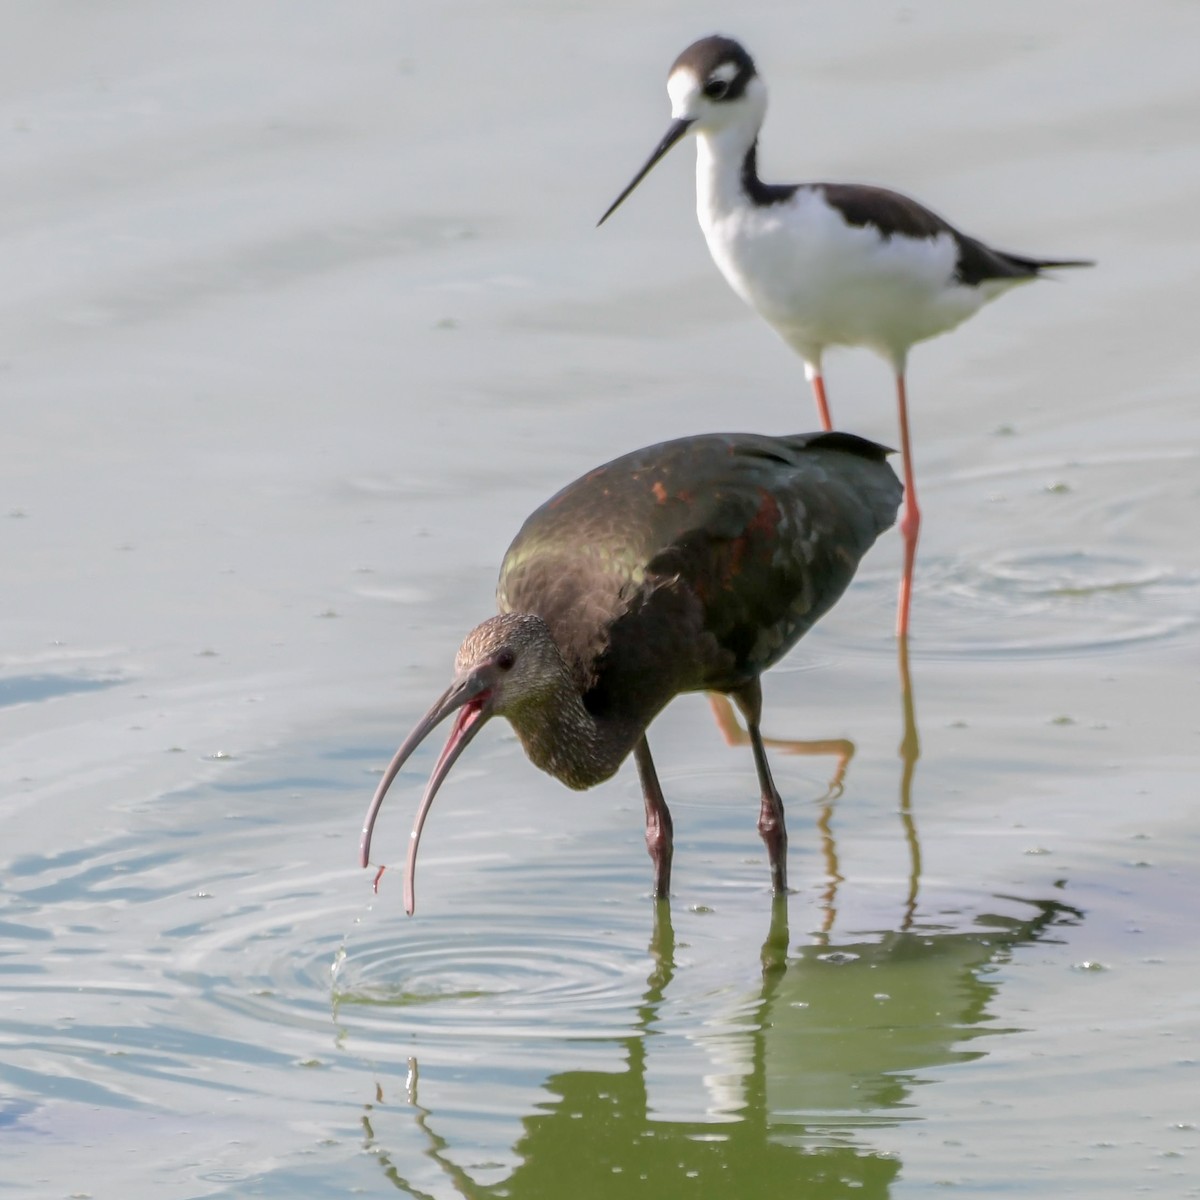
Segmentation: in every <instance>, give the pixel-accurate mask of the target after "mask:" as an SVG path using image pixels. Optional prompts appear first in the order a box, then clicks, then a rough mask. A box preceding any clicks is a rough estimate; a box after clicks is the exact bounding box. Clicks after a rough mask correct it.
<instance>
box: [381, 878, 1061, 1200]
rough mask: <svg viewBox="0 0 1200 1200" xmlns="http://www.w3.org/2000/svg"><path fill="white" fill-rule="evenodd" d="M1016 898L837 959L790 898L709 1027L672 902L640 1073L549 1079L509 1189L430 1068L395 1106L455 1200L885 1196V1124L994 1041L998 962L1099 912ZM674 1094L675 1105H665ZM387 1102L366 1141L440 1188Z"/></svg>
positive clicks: (664, 915)
mask: <svg viewBox="0 0 1200 1200" xmlns="http://www.w3.org/2000/svg"><path fill="white" fill-rule="evenodd" d="M998 899H999V900H1000V901H1001V902H1002V904H1003V905H1004V907H1005V908H1006V909H1009V910H1011V909H1014V908H1015V909H1016V911H1017V912H1018V914H1019V915H1016V916H1014V915H1011V913H1008V914H1003V913H994V914H986V915H981V916H978V917H977V918H976V919H975V921H974V924H973V927H972V928H970V929H967V930H957V931H947V930H945V929H941V930H939V929H937V928H934V927H930V926H926V927H925V928H923V929H919V930H901V931H895V932H889V933H883V934H877V935H868V936H864V937H862V938H861V939H860V940H858V941H854V942H847V943H844V944H840V945H838V946H837V947H836V949H832V950H831V949H830V948H829V947H828V946H824V945H808V946H803V947H800V948H797V949H795V950H792V949H790V944H789V933H788V916H787V899H786V897H777V898H776V899H775V901H774V902H773V905H772V910H771V918H770V924H769V927H768V929H767V932H766V935H765V937H764V939H763V942H762V947H761V951H760V958H761V962H762V976H761V981H760V983H759V984H758V986H757V987H756V988H755V990H754V991H753V992H750V993H746V994H743V995H740V996H736V995H735V996H731V997H730V998H729V1002H728V1006H727V1010H728V1015H729V1019H728V1020H727V1021H721V1020H706V1021H704V1022H696V1021H695V1020H694V1019H693V1018H690V1015H689V1012H688V1010H689V1009H690V1007H691V1005H690V1004H689V1003H688V1001H687V998H686V997H685V998H682V999H679V998H677V999H676V1000H675V1001H674V1003H672V1001H671V998H670V992H671V990H672V988H673V985H675V986H676V987H677V986H678V983H679V976H678V971H679V968H678V966H677V962H676V939H675V931H674V928H673V925H672V918H671V911H670V908H669V906H668V904H667V903H666V902H665V901H660V902H658V903H656V905H655V910H654V912H655V916H654V927H653V931H652V934H651V938H650V943H649V947H648V958H649V970H648V973H647V976H646V985H645V988H644V991H643V993H642V996H641V999H640V1001H639V1002H638V1004H637V1006H636V1009H635V1012H634V1014H632V1015H633V1018H634V1019H633V1021H632V1027H631V1030H630V1032H629V1034H628V1035H627V1036H625V1037H622V1038H619V1039H616V1040H617V1041H618V1042H619V1044H620V1045H621V1046H622V1048H623V1051H624V1059H625V1065H624V1069H623V1070H621V1071H619V1072H617V1073H612V1072H609V1071H593V1070H572V1071H564V1072H561V1073H559V1074H554V1075H551V1076H550V1077H549V1078H548V1079H546V1081H545V1083H544V1090H545V1092H546V1093H548V1098H547V1099H546V1100H545V1101H544V1102H542V1103H539V1105H538V1106H537V1109H536V1111H534V1112H531V1113H529V1114H527V1115H526V1116H525V1117H523V1118H522V1119H521V1134H520V1136H519V1137H518V1139H517V1141H516V1143H515V1145H514V1146H513V1153H514V1158H515V1161H516V1163H517V1165H516V1166H515V1167H514V1168H513V1169H512V1170H511V1172H510V1173H509V1174H508V1176H507V1177H506V1178H505V1179H503V1180H502V1181H500V1182H496V1183H492V1184H488V1185H483V1184H480V1183H478V1182H477V1181H476V1180H475V1179H474V1178H473V1177H472V1176H471V1174H470V1172H469V1171H468V1170H466V1169H465V1168H463V1167H462V1166H459V1165H458V1163H457V1162H456V1161H455V1159H459V1160H462V1159H464V1158H466V1159H468V1161H469V1156H470V1154H471V1147H470V1146H454V1145H451V1143H450V1142H449V1141H448V1140H447V1139H446V1137H444V1136H443V1135H441V1134H439V1133H438V1132H437V1128H436V1126H437V1124H438V1121H437V1113H436V1112H435V1110H434V1109H433V1108H432V1107H430V1106H429V1105H428V1104H427V1102H425V1101H424V1100H423V1099H422V1097H421V1095H420V1091H421V1088H420V1086H419V1077H418V1068H417V1063H416V1060H415V1059H410V1060H409V1067H408V1076H407V1081H406V1083H405V1087H404V1091H405V1096H404V1101H405V1102H404V1104H403V1105H402V1106H401V1107H400V1108H399V1109H398V1110H393V1112H399V1113H401V1114H403V1113H408V1114H410V1115H411V1119H412V1121H414V1122H415V1124H416V1126H417V1127H418V1128H419V1129H420V1131H421V1133H422V1135H423V1138H424V1141H425V1149H424V1156H425V1157H426V1159H427V1160H432V1161H433V1162H434V1163H436V1164H437V1166H438V1168H439V1170H440V1172H441V1173H442V1176H443V1178H444V1180H445V1183H446V1185H447V1188H448V1190H445V1191H443V1190H441V1189H439V1191H438V1192H437V1193H436V1194H438V1195H451V1194H453V1195H458V1196H464V1197H468V1196H469V1197H491V1196H496V1197H501V1196H503V1197H507V1198H510V1200H521V1198H522V1197H538V1198H542V1197H546V1196H554V1195H560V1194H563V1192H564V1190H567V1189H569V1191H570V1193H571V1195H572V1196H574V1197H578V1198H579V1200H591V1198H593V1197H594V1198H596V1200H599V1198H600V1197H605V1198H608V1197H611V1196H612V1195H613V1194H614V1189H615V1190H616V1191H617V1192H619V1194H620V1195H622V1196H628V1197H632V1198H634V1200H638V1198H640V1197H646V1198H647V1200H650V1198H651V1197H653V1198H654V1200H660V1198H661V1197H662V1196H664V1195H675V1194H677V1193H678V1192H680V1191H681V1190H682V1189H684V1188H686V1191H687V1194H688V1195H690V1196H696V1197H700V1198H701V1200H704V1198H707V1197H713V1198H714V1200H716V1198H718V1197H719V1198H720V1200H726V1198H727V1197H728V1196H729V1195H731V1194H736V1195H741V1196H751V1195H759V1194H762V1195H766V1194H770V1195H777V1194H779V1189H780V1182H781V1181H783V1180H786V1181H788V1183H787V1189H786V1190H787V1192H788V1193H789V1194H799V1195H804V1194H807V1189H813V1191H814V1194H820V1195H822V1196H850V1195H854V1196H855V1197H860V1198H862V1200H885V1198H886V1197H887V1196H888V1195H889V1194H890V1191H891V1187H892V1184H893V1181H894V1180H895V1179H896V1178H897V1176H898V1174H899V1172H900V1170H901V1166H902V1163H901V1162H900V1161H899V1160H898V1159H897V1158H895V1157H894V1156H891V1155H888V1154H884V1153H881V1152H880V1148H879V1147H878V1146H877V1145H875V1144H873V1143H872V1141H871V1138H872V1136H873V1133H872V1131H873V1130H875V1129H878V1128H879V1127H880V1126H885V1125H886V1124H888V1123H889V1121H897V1120H901V1119H911V1117H912V1112H911V1106H912V1090H913V1088H914V1086H915V1084H916V1083H917V1081H918V1078H919V1074H920V1073H921V1072H922V1071H926V1070H928V1069H929V1068H931V1067H934V1066H938V1065H941V1064H946V1063H951V1062H956V1061H963V1060H964V1059H967V1058H972V1057H975V1056H976V1053H977V1052H975V1051H972V1050H971V1049H970V1048H969V1046H970V1041H971V1039H972V1038H973V1037H975V1036H976V1035H977V1034H979V1033H981V1032H984V1030H982V1029H980V1028H979V1026H980V1025H981V1024H982V1023H983V1022H984V1021H985V1020H986V1019H987V1018H988V1015H989V1014H988V1007H989V1004H990V1002H991V1000H992V998H993V996H994V995H995V993H996V991H997V989H998V988H999V986H1000V983H999V982H998V978H997V976H996V975H995V974H994V973H991V972H986V971H984V970H983V968H985V967H986V966H987V965H989V964H994V963H998V962H1003V961H1006V960H1007V959H1008V958H1009V957H1011V955H1012V953H1013V951H1014V950H1015V949H1016V948H1017V947H1019V946H1022V945H1028V944H1031V943H1033V942H1036V941H1038V940H1039V939H1041V938H1043V937H1045V936H1046V935H1047V932H1048V931H1049V930H1051V929H1052V928H1053V927H1054V926H1056V925H1061V924H1068V923H1075V922H1076V921H1078V920H1079V919H1081V914H1080V913H1078V912H1077V911H1076V910H1073V909H1071V908H1068V907H1067V906H1064V905H1062V904H1060V903H1058V902H1056V901H1053V900H1041V899H1031V900H1022V899H1017V898H1013V897H1000V898H998ZM986 1032H988V1033H990V1034H998V1033H1000V1032H1001V1031H1000V1030H997V1029H996V1028H995V1027H988V1028H987V1029H986ZM697 1060H698V1069H697V1068H695V1067H694V1066H693V1064H694V1063H696V1061H697ZM689 1067H692V1068H693V1070H692V1071H691V1072H689V1071H688V1070H687V1068H689ZM693 1074H694V1076H695V1077H694V1078H692V1075H693ZM664 1076H665V1077H666V1078H667V1079H669V1081H670V1084H671V1086H670V1087H668V1088H666V1089H663V1088H662V1087H661V1086H660V1085H661V1081H662V1080H663V1079H664ZM660 1091H661V1092H664V1095H663V1096H662V1099H663V1101H664V1103H665V1105H666V1106H668V1107H669V1109H670V1112H668V1111H666V1110H665V1109H664V1105H663V1104H658V1103H656V1098H657V1094H658V1092H660ZM680 1105H690V1106H691V1109H692V1110H701V1111H693V1112H692V1115H690V1116H688V1117H686V1118H681V1117H678V1116H675V1115H674V1113H675V1111H676V1110H678V1108H679V1107H680ZM382 1108H386V1105H385V1103H384V1100H383V1097H382V1094H381V1093H380V1092H377V1093H376V1096H375V1100H374V1102H373V1103H372V1104H369V1105H367V1106H366V1110H365V1112H364V1116H363V1120H362V1126H363V1131H364V1138H365V1146H366V1148H367V1149H368V1150H369V1151H370V1152H371V1153H372V1154H373V1155H374V1157H375V1159H376V1160H377V1161H378V1163H379V1165H380V1169H381V1170H382V1171H383V1173H384V1176H385V1178H386V1179H388V1180H389V1181H390V1182H391V1183H392V1184H393V1185H394V1186H395V1187H396V1188H397V1190H399V1191H400V1192H402V1193H404V1194H406V1195H409V1196H426V1195H430V1194H431V1193H429V1192H426V1191H422V1190H419V1189H418V1188H416V1187H414V1186H413V1185H412V1184H410V1183H409V1182H408V1176H411V1175H413V1174H420V1176H421V1177H422V1178H423V1179H424V1180H425V1183H426V1186H428V1172H427V1169H424V1168H421V1169H418V1167H417V1164H415V1163H413V1162H411V1161H409V1162H408V1163H407V1167H408V1170H407V1171H406V1170H405V1164H404V1163H402V1162H400V1161H399V1160H398V1158H397V1157H394V1156H393V1155H392V1154H391V1153H389V1151H388V1150H387V1149H386V1148H385V1146H384V1145H382V1144H381V1141H382V1139H381V1137H380V1134H379V1132H378V1130H377V1128H376V1126H377V1125H378V1119H377V1118H378V1117H379V1116H380V1115H381V1113H380V1112H379V1110H380V1109H382ZM899 1109H904V1110H905V1112H904V1114H903V1116H902V1115H901V1114H900V1113H899V1112H898V1111H896V1110H899ZM444 1115H445V1116H446V1117H447V1118H450V1117H452V1116H453V1114H452V1113H447V1114H444ZM446 1123H450V1122H449V1121H448V1120H447V1122H446Z"/></svg>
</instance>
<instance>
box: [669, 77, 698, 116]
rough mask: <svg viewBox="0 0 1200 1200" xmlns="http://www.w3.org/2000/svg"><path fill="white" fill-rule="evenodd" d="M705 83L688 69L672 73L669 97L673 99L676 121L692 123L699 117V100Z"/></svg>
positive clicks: (672, 108)
mask: <svg viewBox="0 0 1200 1200" xmlns="http://www.w3.org/2000/svg"><path fill="white" fill-rule="evenodd" d="M703 86H704V85H703V83H702V82H701V81H700V80H699V79H697V78H696V76H695V75H693V74H692V72H691V71H689V70H688V69H687V68H686V67H681V68H680V69H679V70H678V71H674V72H672V74H671V76H670V78H669V79H668V80H667V95H668V96H670V98H671V116H672V117H674V118H675V120H677V121H679V120H685V121H692V120H695V119H696V117H697V116H698V115H699V100H700V97H701V95H702V94H703Z"/></svg>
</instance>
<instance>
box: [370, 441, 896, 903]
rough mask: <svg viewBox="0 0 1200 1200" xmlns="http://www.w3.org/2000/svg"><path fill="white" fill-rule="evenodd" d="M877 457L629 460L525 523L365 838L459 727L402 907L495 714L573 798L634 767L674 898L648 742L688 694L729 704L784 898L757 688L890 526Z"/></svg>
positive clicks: (590, 477)
mask: <svg viewBox="0 0 1200 1200" xmlns="http://www.w3.org/2000/svg"><path fill="white" fill-rule="evenodd" d="M888 453H889V451H887V450H885V449H884V448H883V447H881V446H877V445H876V444H875V443H874V442H868V441H866V440H864V439H863V438H859V437H855V436H853V435H852V434H846V433H817V434H803V435H797V436H794V437H765V436H762V435H758V434H711V435H706V436H701V437H689V438H682V439H680V440H678V441H672V442H664V443H663V444H661V445H657V446H650V447H647V448H646V449H643V450H637V451H635V452H634V453H632V454H627V455H625V456H624V457H622V458H618V459H615V460H614V461H613V462H610V463H608V464H606V465H605V466H602V467H597V468H596V469H595V470H593V471H590V472H589V473H588V474H587V475H585V476H583V478H581V479H578V480H576V481H575V482H574V483H572V484H569V485H568V486H567V487H565V488H564V489H563V490H562V491H561V492H559V493H558V494H557V495H556V496H554V497H552V498H551V499H550V500H548V501H547V502H546V503H545V504H543V505H542V506H541V508H539V509H538V510H537V511H536V512H535V513H533V515H532V516H530V517H529V518H528V520H526V522H525V524H524V525H523V526H522V528H521V531H520V532H519V533H518V534H517V536H516V539H515V540H514V541H513V543H512V545H511V546H510V547H509V548H508V553H507V554H506V555H505V556H504V562H503V564H502V566H501V568H500V580H499V583H498V585H497V589H496V598H497V604H498V607H499V610H500V615H498V616H495V617H490V618H488V620H486V621H484V622H483V623H482V624H481V625H478V626H477V627H476V628H475V629H473V630H472V631H471V632H470V633H469V634H468V635H467V637H466V640H465V641H464V642H463V644H462V646H461V647H460V648H459V651H458V656H457V658H456V660H455V670H456V674H455V678H454V682H453V683H452V684H451V685H450V687H449V688H448V689H447V690H446V691H445V692H444V693H443V694H442V696H441V697H440V698H439V699H438V700H437V702H436V703H435V704H434V705H433V707H432V708H431V709H430V710H429V712H427V713H426V714H425V716H424V717H423V718H422V719H421V721H420V722H419V723H418V724H417V726H416V728H415V729H414V730H413V731H412V733H410V734H409V736H408V738H407V739H406V740H405V742H404V744H403V745H402V746H401V747H400V749H399V750H398V751H397V752H396V755H395V757H394V758H393V759H392V761H391V763H390V764H389V766H388V768H387V770H386V771H385V772H384V775H383V778H382V779H381V780H380V783H379V787H378V789H377V790H376V792H375V796H374V798H373V799H372V801H371V806H370V808H369V809H368V811H367V816H366V820H365V822H364V824H363V830H362V842H361V862H362V865H363V866H366V865H367V864H368V862H369V860H370V851H371V833H372V830H373V828H374V825H375V819H376V817H377V816H378V814H379V809H380V806H381V804H382V803H383V798H384V795H385V794H386V792H387V790H388V788H389V787H390V786H391V783H392V781H393V780H394V779H395V777H396V775H397V773H398V772H399V771H400V768H401V767H402V766H403V765H404V763H405V761H406V760H407V759H408V757H409V756H410V755H411V754H412V752H413V751H414V750H415V749H416V748H417V746H418V745H420V743H421V742H422V741H423V740H424V738H425V737H426V736H427V735H428V734H429V733H430V731H431V730H432V729H433V728H434V727H435V726H436V725H438V724H439V723H440V722H441V721H443V720H445V719H446V718H447V717H449V716H450V715H451V714H452V713H454V714H457V715H456V716H455V719H454V724H453V727H452V729H451V732H450V735H449V738H448V739H447V741H446V745H445V748H444V749H443V750H442V752H441V755H440V756H439V757H438V760H437V762H436V764H435V766H434V768H433V773H432V775H431V776H430V778H429V782H428V784H427V786H426V788H425V794H424V796H423V797H422V799H421V804H420V807H419V809H418V812H417V816H416V820H415V822H414V825H413V831H412V837H411V840H410V842H409V849H408V864H407V870H406V879H405V891H404V906H405V908H406V909H407V911H408V912H409V913H410V914H411V913H412V911H413V907H414V904H415V892H414V881H415V872H416V858H417V846H418V842H419V839H420V835H421V829H422V826H423V825H424V822H425V817H426V814H427V813H428V812H429V808H430V805H431V804H432V802H433V798H434V796H435V795H436V793H437V790H438V788H439V787H440V786H441V783H442V781H443V780H444V779H445V778H446V775H447V774H448V773H449V771H450V768H451V767H452V766H453V765H454V763H455V761H456V760H457V759H458V757H459V755H460V754H461V753H462V752H463V750H465V749H466V747H467V745H468V744H469V743H470V742H471V740H472V739H473V738H474V737H475V735H476V734H477V733H478V732H479V730H480V729H482V728H483V725H484V723H485V722H486V721H487V720H489V719H490V718H491V717H494V716H503V717H507V718H508V720H509V722H510V723H511V724H512V726H513V728H514V729H515V730H516V733H517V736H518V737H519V738H520V740H521V743H522V745H523V746H524V748H525V752H526V754H528V756H529V758H530V759H531V760H532V761H533V763H534V765H535V766H538V767H540V768H541V769H542V770H543V771H546V772H548V773H549V774H551V775H553V776H554V777H555V778H556V779H559V780H561V781H562V782H563V783H565V784H566V785H567V786H568V787H571V788H576V789H584V788H590V787H592V786H594V785H595V784H597V783H601V782H602V781H604V780H605V779H608V778H609V777H610V776H611V775H613V773H614V772H615V771H616V770H617V768H618V767H619V766H620V765H621V763H622V762H623V761H624V759H625V758H626V757H627V756H628V755H629V753H630V752H631V751H632V752H633V757H634V761H635V762H636V763H637V768H638V775H639V777H640V780H641V785H642V795H643V797H644V799H645V805H646V845H647V848H648V849H649V851H650V857H651V859H652V860H653V864H654V894H655V896H657V897H660V898H663V897H666V896H667V894H668V890H669V888H670V882H671V851H672V823H671V814H670V812H669V811H668V809H667V805H666V801H665V800H664V799H663V794H662V789H661V788H660V786H659V782H658V778H657V776H656V774H655V770H654V763H653V761H652V759H651V757H650V747H649V745H648V744H647V741H646V729H647V727H648V726H649V724H650V723H651V721H653V720H654V718H655V717H656V716H657V715H658V713H659V712H660V711H661V710H662V709H663V708H664V707H665V706H666V705H667V704H668V703H669V702H670V700H671V699H672V698H673V697H675V696H677V695H679V694H680V693H682V692H695V691H707V692H719V693H724V694H726V695H728V696H731V697H732V698H733V700H734V702H735V703H736V704H737V706H738V708H739V709H740V710H741V712H742V714H743V716H744V718H745V720H746V724H747V728H748V730H749V736H750V744H751V748H752V751H753V755H754V765H755V768H756V769H757V772H758V782H759V788H760V793H761V808H760V812H759V818H758V830H759V833H760V834H761V835H762V839H763V841H764V842H765V843H766V847H767V855H768V858H769V860H770V867H771V884H772V887H773V888H774V890H775V892H776V893H782V892H784V891H785V890H786V887H787V868H786V854H787V832H786V828H785V824H784V813H783V801H782V800H781V799H780V797H779V793H778V791H777V790H776V788H775V784H774V782H773V781H772V779H771V772H770V769H769V767H768V766H767V758H766V752H765V750H764V748H763V742H762V735H761V733H760V732H759V718H760V714H761V710H762V690H761V687H760V685H759V676H760V675H761V674H762V673H763V672H764V671H765V670H767V668H768V667H771V666H772V665H774V664H775V663H777V662H778V661H779V660H780V659H781V658H783V656H784V655H785V654H786V653H787V652H788V651H789V650H790V649H791V648H792V646H794V645H795V644H796V642H797V641H798V640H799V639H800V638H801V637H802V636H803V635H804V634H805V633H806V632H807V631H808V630H809V629H810V628H811V627H812V625H813V623H814V622H815V621H816V620H817V619H818V618H819V617H821V616H822V615H823V614H824V613H826V612H827V611H828V610H829V609H830V608H831V607H832V606H833V604H834V603H835V602H836V601H837V599H838V597H839V596H841V594H842V592H844V591H845V589H846V587H847V585H848V584H849V583H850V580H851V579H852V578H853V576H854V572H855V570H856V569H857V567H858V564H859V560H860V559H861V558H862V556H863V555H864V554H865V553H866V552H867V550H868V549H870V547H871V544H872V543H873V542H874V541H875V539H876V538H877V537H878V536H879V534H880V533H881V532H883V530H885V529H887V528H888V526H890V525H891V524H892V523H893V521H894V520H895V518H896V510H897V509H898V508H899V505H900V497H901V487H900V481H899V480H898V479H897V478H896V473H895V472H894V471H893V470H892V468H891V467H890V466H889V465H888V464H887V462H886V458H885V456H886V455H887V454H888Z"/></svg>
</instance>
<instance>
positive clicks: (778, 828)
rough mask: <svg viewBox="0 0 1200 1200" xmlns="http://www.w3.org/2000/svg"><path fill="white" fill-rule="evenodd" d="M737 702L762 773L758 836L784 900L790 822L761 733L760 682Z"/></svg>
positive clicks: (751, 685)
mask: <svg viewBox="0 0 1200 1200" xmlns="http://www.w3.org/2000/svg"><path fill="white" fill-rule="evenodd" d="M733 698H734V700H735V701H736V703H737V706H738V708H740V709H741V710H742V716H743V717H744V718H745V721H746V732H747V734H748V735H749V737H750V749H751V750H752V751H753V753H754V769H755V770H756V771H757V772H758V786H759V791H760V792H761V794H762V804H761V807H760V808H759V810H758V833H759V836H760V837H761V838H762V840H763V842H764V843H765V844H766V847H767V861H768V862H769V863H770V864H771V890H772V891H773V892H774V893H775V894H776V895H777V896H782V895H783V894H784V893H785V892H786V891H787V822H786V821H785V820H784V815H783V800H782V799H781V798H780V795H779V791H778V789H777V788H776V787H775V781H774V780H773V779H772V778H771V768H770V767H769V766H768V765H767V751H766V747H764V746H763V740H762V734H761V732H759V721H760V720H761V719H762V688H761V686H760V685H759V682H758V680H757V679H756V680H755V681H754V682H753V683H749V684H747V685H746V686H745V687H744V688H742V689H740V690H739V691H736V692H734V693H733Z"/></svg>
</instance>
